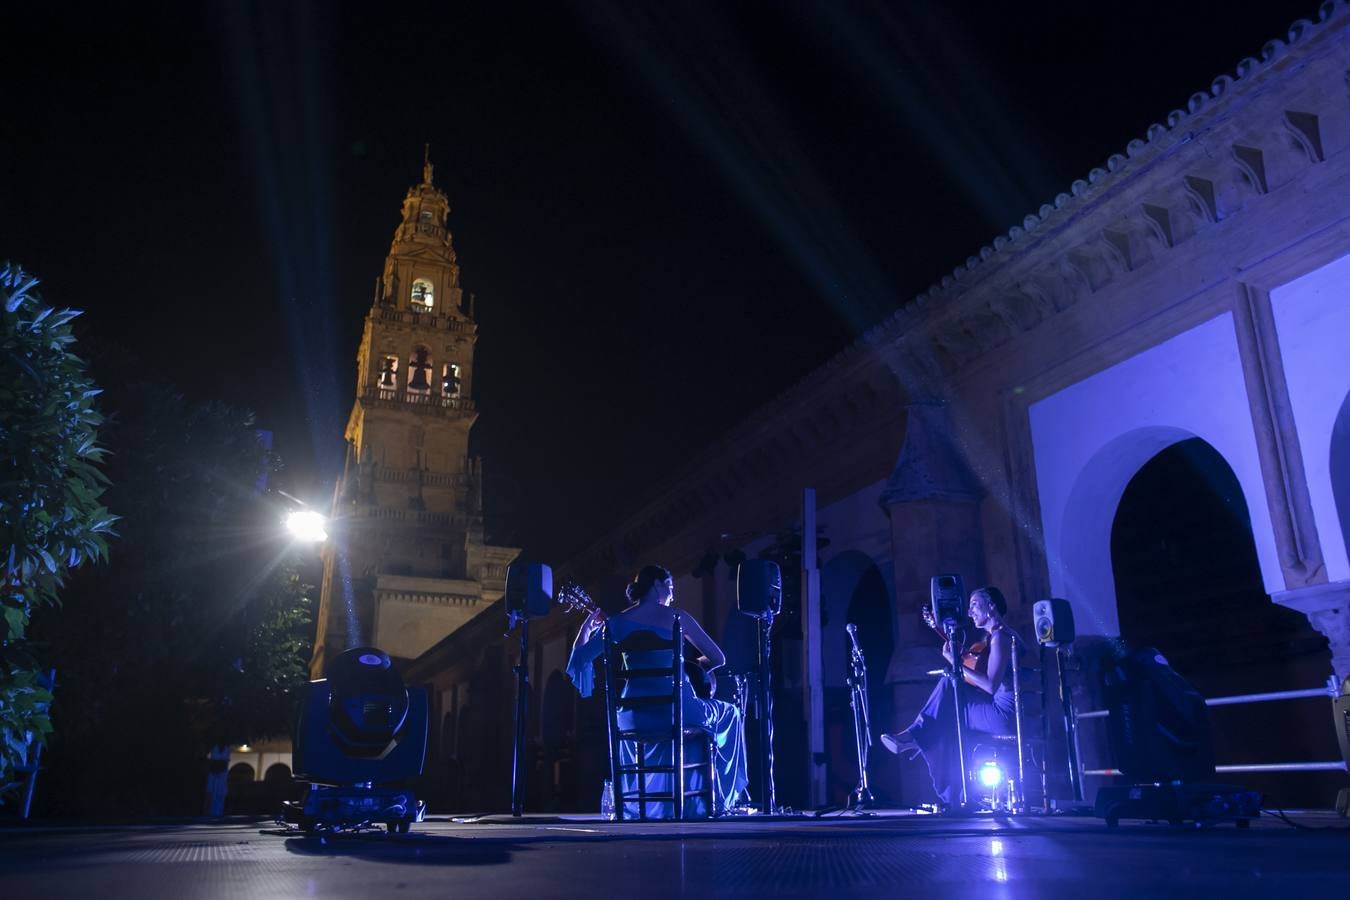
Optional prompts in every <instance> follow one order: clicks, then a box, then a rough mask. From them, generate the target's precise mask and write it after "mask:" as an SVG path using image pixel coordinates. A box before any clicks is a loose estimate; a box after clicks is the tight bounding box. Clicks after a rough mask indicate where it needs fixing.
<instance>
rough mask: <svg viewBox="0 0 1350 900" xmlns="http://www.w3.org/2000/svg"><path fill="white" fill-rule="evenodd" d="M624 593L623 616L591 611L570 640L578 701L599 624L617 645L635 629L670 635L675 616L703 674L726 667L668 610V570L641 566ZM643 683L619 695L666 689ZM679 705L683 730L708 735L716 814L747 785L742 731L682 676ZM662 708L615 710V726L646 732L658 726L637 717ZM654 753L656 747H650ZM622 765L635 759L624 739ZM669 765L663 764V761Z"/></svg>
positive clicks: (586, 692) (687, 619)
mask: <svg viewBox="0 0 1350 900" xmlns="http://www.w3.org/2000/svg"><path fill="white" fill-rule="evenodd" d="M624 593H625V594H626V595H627V597H628V599H629V600H630V601H631V602H632V604H633V605H632V606H630V607H628V608H627V609H625V610H624V611H623V612H620V613H617V614H615V615H612V616H608V617H606V616H605V615H604V614H603V613H601V612H599V611H597V612H595V613H592V614H591V616H590V618H588V619H587V620H586V622H585V624H583V625H582V627H581V631H580V632H579V633H578V634H577V637H576V641H575V642H573V644H572V655H571V657H570V658H569V659H568V661H567V674H568V676H569V677H570V678H571V679H572V683H573V684H575V685H576V687H577V690H578V691H579V692H580V693H581V696H583V697H589V696H590V695H591V691H592V690H593V689H594V678H595V674H594V666H593V663H594V661H595V660H596V659H597V658H598V657H599V656H600V655H601V654H603V653H604V652H605V641H604V632H603V626H605V625H606V624H608V626H609V631H610V640H611V641H613V642H614V643H615V644H620V643H622V642H623V641H624V640H625V639H626V638H627V637H629V636H630V635H632V634H633V633H634V632H638V631H651V632H654V633H656V634H657V635H659V636H661V637H663V638H666V639H667V640H669V639H670V637H671V636H672V635H673V634H674V621H675V616H676V615H679V617H680V629H681V631H682V632H683V634H684V639H685V640H686V641H688V642H689V643H690V644H692V645H693V647H694V649H696V650H697V651H698V652H699V653H700V654H701V656H700V657H699V659H698V662H699V664H700V665H701V666H702V667H703V668H704V669H705V670H707V671H709V672H711V671H712V670H714V669H717V668H720V667H721V666H722V665H724V664H725V663H726V655H725V654H724V653H723V652H722V649H721V648H720V647H718V646H717V643H716V642H715V641H714V640H713V639H712V638H710V637H709V636H708V633H707V632H706V631H704V630H703V626H702V625H700V624H699V621H698V619H696V618H695V617H694V616H693V615H692V614H691V613H689V612H687V611H683V610H681V611H678V612H677V611H676V610H675V609H672V608H671V604H672V603H673V602H674V600H675V583H674V580H673V579H672V578H671V575H670V572H669V571H667V570H666V569H664V568H662V567H660V566H644V567H643V568H642V570H641V571H640V572H638V574H637V577H636V578H634V579H633V582H632V583H631V584H629V585H628V586H627V588H625V590H624ZM654 680H655V681H658V682H661V683H659V684H652V685H650V688H649V689H648V688H647V686H646V685H642V684H639V683H638V682H637V681H636V680H635V681H633V682H630V683H629V685H628V688H627V692H626V694H625V696H640V695H641V694H642V693H651V694H659V693H665V692H667V691H669V690H670V687H669V681H668V680H663V679H654ZM681 702H682V704H683V707H684V723H685V727H687V728H701V729H702V730H704V731H706V732H707V733H708V734H709V735H710V736H711V737H712V745H713V763H714V764H713V781H714V784H713V810H712V814H713V815H721V814H722V813H724V812H726V811H727V810H728V809H731V808H733V807H735V806H736V805H737V803H738V800H739V799H740V798H741V797H742V796H743V794H744V791H745V787H746V785H747V783H748V781H749V779H748V776H747V773H746V761H745V730H744V728H743V727H742V725H741V714H740V710H739V709H737V708H736V707H735V706H734V705H732V704H730V703H726V702H724V701H722V700H704V699H702V698H701V697H699V696H698V695H697V694H696V693H694V688H693V685H691V684H690V682H689V679H688V677H687V676H686V677H685V679H684V689H683V693H682V695H681ZM667 715H668V714H667V713H666V712H665V710H664V709H657V708H653V707H638V708H637V709H635V710H634V709H620V711H619V717H620V718H619V727H620V728H623V729H628V728H647V727H660V725H662V724H664V723H663V722H651V723H648V722H644V721H642V720H641V718H642V717H643V716H648V717H655V716H661V717H666V716H667ZM652 749H654V750H660V748H659V747H655V748H652ZM620 751H621V753H622V754H623V756H624V757H625V758H624V760H623V761H624V762H625V763H631V762H633V761H634V759H635V749H634V748H633V746H632V745H631V742H628V741H624V742H623V744H622V746H621V748H620ZM668 762H669V761H667V763H668Z"/></svg>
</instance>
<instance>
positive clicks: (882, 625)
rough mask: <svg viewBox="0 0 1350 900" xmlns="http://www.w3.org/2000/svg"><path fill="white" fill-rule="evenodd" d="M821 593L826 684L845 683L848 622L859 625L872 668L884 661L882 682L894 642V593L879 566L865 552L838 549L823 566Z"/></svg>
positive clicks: (881, 670) (836, 685) (833, 685)
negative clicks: (874, 657) (891, 592)
mask: <svg viewBox="0 0 1350 900" xmlns="http://www.w3.org/2000/svg"><path fill="white" fill-rule="evenodd" d="M820 593H821V598H822V601H823V605H824V614H825V623H824V628H822V629H821V651H822V652H821V664H822V667H823V669H824V675H825V686H826V687H843V686H844V679H845V675H846V674H847V669H848V646H849V645H848V635H847V634H846V633H845V631H844V626H845V625H847V624H848V623H849V622H853V623H855V624H856V625H858V636H859V638H860V639H861V641H862V644H863V652H864V654H865V655H866V656H867V662H868V665H869V667H875V666H880V672H881V675H879V676H878V679H877V682H876V683H877V684H880V683H881V680H880V679H881V677H882V676H884V674H885V668H886V664H887V663H888V661H889V660H890V658H891V652H892V650H893V649H894V647H895V640H894V629H893V627H892V622H891V601H890V592H889V590H888V589H887V587H886V581H885V579H884V578H883V577H882V574H881V570H880V569H878V568H877V565H876V563H875V562H873V561H872V558H871V557H870V556H868V555H867V554H865V553H862V552H860V551H857V550H849V551H846V552H844V553H840V554H838V555H837V556H834V557H833V558H831V559H830V561H829V562H827V563H826V564H825V565H824V566H822V567H821V571H820ZM873 656H876V659H873V658H872V657H873Z"/></svg>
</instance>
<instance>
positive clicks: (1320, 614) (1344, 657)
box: [1271, 581, 1350, 679]
mask: <svg viewBox="0 0 1350 900" xmlns="http://www.w3.org/2000/svg"><path fill="white" fill-rule="evenodd" d="M1271 599H1273V600H1274V601H1275V602H1276V603H1278V604H1280V605H1281V606H1287V607H1289V608H1290V609H1296V610H1298V611H1299V612H1301V613H1303V614H1304V615H1306V616H1307V617H1308V621H1309V622H1310V623H1311V624H1312V627H1313V628H1316V629H1317V630H1318V631H1320V632H1322V634H1324V635H1326V636H1327V643H1328V644H1330V645H1331V667H1332V668H1333V669H1334V670H1335V672H1336V677H1337V679H1343V678H1347V677H1350V581H1332V582H1328V583H1326V584H1314V585H1309V586H1308V587H1302V588H1295V589H1294V590H1292V591H1280V592H1279V593H1276V594H1272V595H1271Z"/></svg>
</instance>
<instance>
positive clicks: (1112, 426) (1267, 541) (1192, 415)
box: [1028, 313, 1284, 635]
mask: <svg viewBox="0 0 1350 900" xmlns="http://www.w3.org/2000/svg"><path fill="white" fill-rule="evenodd" d="M1028 412H1029V416H1030V419H1031V430H1032V444H1033V452H1034V455H1035V466H1036V490H1037V493H1038V494H1039V499H1040V512H1041V523H1040V524H1041V527H1042V531H1043V536H1044V542H1045V543H1044V546H1045V553H1046V564H1047V569H1048V570H1049V576H1050V589H1051V591H1052V592H1053V593H1054V594H1055V595H1058V596H1063V597H1066V598H1068V599H1069V601H1070V602H1072V603H1073V604H1074V610H1075V616H1076V618H1077V620H1078V627H1079V630H1080V631H1081V632H1082V633H1084V634H1105V635H1114V634H1117V633H1118V632H1119V618H1118V616H1117V612H1116V593H1115V583H1114V577H1113V572H1112V567H1111V555H1110V537H1111V522H1112V520H1113V518H1114V516H1115V512H1116V508H1117V506H1118V504H1119V502H1120V498H1121V495H1122V494H1123V493H1124V491H1125V487H1126V485H1127V484H1128V483H1129V480H1130V479H1131V478H1133V477H1134V475H1135V473H1136V472H1137V471H1138V470H1139V469H1140V468H1141V467H1142V466H1143V465H1144V463H1145V462H1147V461H1148V460H1149V459H1151V458H1152V457H1153V456H1155V455H1156V454H1157V453H1159V452H1160V451H1162V450H1163V449H1165V448H1166V447H1168V446H1170V445H1172V444H1174V443H1176V442H1177V441H1180V440H1184V439H1187V438H1193V437H1198V438H1202V439H1203V440H1204V441H1205V442H1206V443H1207V444H1209V445H1210V446H1211V447H1213V448H1214V449H1215V450H1216V451H1217V452H1218V454H1219V455H1220V456H1221V457H1223V460H1224V462H1225V463H1227V465H1228V467H1229V468H1231V469H1232V470H1233V473H1234V475H1235V476H1236V477H1237V480H1238V483H1239V484H1240V485H1241V487H1242V494H1243V497H1244V498H1245V500H1246V503H1247V509H1248V511H1249V512H1250V514H1251V526H1252V536H1253V539H1254V541H1255V544H1256V554H1257V560H1258V562H1259V564H1260V568H1261V577H1262V584H1263V587H1264V589H1265V591H1266V592H1267V593H1268V594H1269V593H1274V592H1277V591H1282V590H1283V589H1284V575H1283V572H1282V570H1281V567H1280V560H1279V554H1278V551H1277V549H1276V543H1275V533H1274V528H1273V527H1272V524H1271V513H1270V504H1269V500H1268V498H1267V496H1266V490H1265V474H1264V473H1263V472H1262V469H1261V461H1260V456H1259V454H1258V452H1257V445H1256V435H1255V433H1254V430H1253V426H1252V413H1251V405H1250V401H1249V397H1248V394H1247V390H1246V378H1245V375H1244V372H1243V369H1242V360H1241V354H1240V353H1239V352H1238V347H1237V337H1236V331H1235V328H1234V324H1233V318H1232V315H1231V314H1230V313H1224V314H1223V315H1220V316H1216V317H1215V318H1213V319H1211V320H1209V321H1208V322H1204V323H1202V324H1200V325H1197V326H1195V327H1194V328H1192V329H1190V330H1189V331H1186V332H1183V333H1181V334H1179V335H1176V336H1175V337H1173V338H1170V339H1168V340H1166V341H1163V342H1162V343H1160V344H1156V345H1154V346H1153V347H1150V348H1148V349H1147V350H1144V351H1142V352H1141V353H1138V354H1136V355H1135V356H1132V357H1130V358H1128V359H1126V360H1123V361H1122V362H1119V363H1117V364H1115V365H1114V366H1111V367H1109V368H1107V369H1104V370H1102V371H1099V372H1097V373H1096V374H1094V375H1091V376H1089V377H1087V378H1085V379H1083V380H1081V381H1079V382H1076V383H1074V384H1072V385H1070V386H1068V387H1066V388H1064V389H1063V390H1061V391H1059V392H1058V393H1056V394H1052V395H1050V396H1049V397H1046V398H1045V399H1043V400H1040V401H1038V402H1036V403H1034V404H1032V406H1031V407H1030V408H1029V410H1028Z"/></svg>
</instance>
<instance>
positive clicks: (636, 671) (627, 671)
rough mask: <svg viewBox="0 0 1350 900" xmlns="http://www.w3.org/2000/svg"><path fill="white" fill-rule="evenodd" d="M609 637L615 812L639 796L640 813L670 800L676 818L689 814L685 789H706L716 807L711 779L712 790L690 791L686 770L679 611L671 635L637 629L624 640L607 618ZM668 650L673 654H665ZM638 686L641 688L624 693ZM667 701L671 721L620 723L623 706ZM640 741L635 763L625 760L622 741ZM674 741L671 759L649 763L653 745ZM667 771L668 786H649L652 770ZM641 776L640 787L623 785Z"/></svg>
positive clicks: (607, 699)
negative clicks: (624, 725)
mask: <svg viewBox="0 0 1350 900" xmlns="http://www.w3.org/2000/svg"><path fill="white" fill-rule="evenodd" d="M604 641H605V707H606V712H607V718H608V720H609V742H610V754H609V755H610V784H611V785H612V790H613V791H614V812H615V817H616V818H617V819H619V820H622V819H623V818H624V817H625V801H627V802H636V803H637V807H638V818H640V819H646V818H647V811H648V810H647V808H648V805H649V804H653V803H669V804H671V805H672V807H673V812H674V814H675V818H676V819H683V818H684V817H685V802H684V800H685V794H686V793H695V794H698V793H704V794H706V796H707V798H708V809H709V811H711V810H712V792H711V779H709V787H708V789H707V791H702V792H697V791H696V792H686V791H685V781H684V774H685V769H686V768H687V766H686V764H685V753H684V738H685V734H684V730H685V720H684V702H683V701H684V657H683V653H682V652H681V651H682V650H683V647H684V628H683V624H682V622H681V619H680V616H679V614H678V613H677V614H676V615H675V616H674V618H673V621H672V623H671V635H670V637H668V638H667V637H663V636H662V635H660V634H657V633H656V632H654V631H648V630H640V631H635V632H633V633H632V634H630V635H628V637H626V638H624V639H623V640H622V641H615V640H614V635H613V632H612V631H611V629H610V626H609V624H608V623H606V624H605V626H604ZM666 654H668V656H666ZM634 688H638V689H641V690H642V693H641V694H639V695H636V696H625V694H627V693H628V692H629V691H630V690H632V689H634ZM661 707H664V708H666V709H668V710H669V711H670V717H669V718H668V719H667V720H666V721H667V722H668V724H664V725H661V724H657V725H656V726H655V727H645V728H628V729H625V728H620V727H619V714H620V713H621V712H630V713H632V712H636V711H638V710H651V709H657V708H661ZM624 741H629V742H632V743H633V744H635V745H636V746H635V750H636V759H637V762H636V764H635V765H623V764H622V763H621V756H620V751H621V745H622V743H623V742H624ZM660 743H667V744H670V745H671V763H670V764H669V765H649V764H648V763H647V760H646V755H647V754H646V750H647V746H648V745H652V744H660ZM648 774H663V775H668V776H669V777H670V779H671V785H672V787H671V789H670V790H669V791H660V792H655V791H649V790H647V777H646V776H647V775H648ZM625 775H630V776H634V777H636V780H637V791H636V792H625V791H624V790H623V781H622V779H623V776H625Z"/></svg>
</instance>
